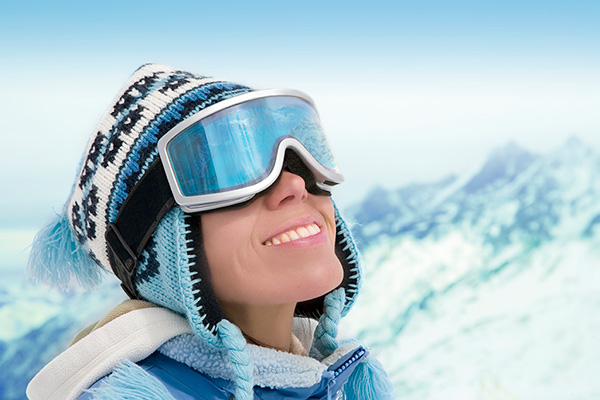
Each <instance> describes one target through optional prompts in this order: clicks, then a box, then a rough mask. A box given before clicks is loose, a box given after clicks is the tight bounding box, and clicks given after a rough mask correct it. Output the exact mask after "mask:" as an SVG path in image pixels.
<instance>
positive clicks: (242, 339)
mask: <svg viewBox="0 0 600 400" xmlns="http://www.w3.org/2000/svg"><path fill="white" fill-rule="evenodd" d="M342 181H343V178H342V175H341V174H340V173H339V171H338V169H337V166H336V164H335V162H334V160H333V157H332V155H331V152H330V150H329V148H328V146H327V143H326V141H325V137H324V134H323V132H322V130H321V127H320V124H319V119H318V116H317V114H316V111H315V110H314V108H313V105H312V102H311V101H310V99H309V98H308V97H306V96H305V95H303V94H301V93H299V92H296V91H288V90H267V91H254V90H252V89H250V88H248V87H246V86H243V85H238V84H235V83H230V82H225V81H220V80H215V79H212V78H208V77H205V76H197V75H194V74H191V73H188V72H184V71H177V70H173V69H170V68H167V67H164V66H159V65H145V66H143V67H141V68H140V69H139V70H137V71H136V72H135V73H134V74H133V76H132V77H131V79H130V81H129V82H128V83H127V84H126V85H125V87H124V88H123V89H122V91H121V93H120V94H119V95H118V96H117V98H116V100H115V102H114V104H113V106H112V107H111V108H110V109H109V110H108V112H107V113H106V114H105V116H104V117H103V118H102V120H101V122H100V124H99V127H98V130H97V133H96V135H94V136H93V137H92V139H91V140H90V142H89V144H88V147H87V151H86V153H85V154H84V159H83V161H82V165H81V169H80V173H79V176H78V177H77V180H76V183H75V186H74V189H73V192H72V194H71V196H70V198H69V200H68V202H67V204H66V206H65V210H64V213H63V214H62V215H59V216H58V217H57V218H56V220H54V221H52V222H51V223H49V224H48V226H46V227H45V228H44V229H42V231H40V233H38V235H37V237H36V240H35V243H34V245H33V248H32V252H31V256H30V263H29V265H30V268H31V269H32V271H33V272H34V273H35V274H36V275H37V276H38V277H39V278H40V279H42V280H44V281H48V280H49V281H52V282H54V283H55V284H57V285H59V286H61V285H63V286H64V285H65V284H67V282H68V281H69V280H70V279H71V277H73V276H74V277H76V278H77V279H78V280H79V281H80V282H81V283H82V284H83V285H84V286H88V287H89V286H94V285H96V284H98V282H99V280H100V272H101V271H102V270H103V269H104V270H106V271H112V272H114V274H115V275H116V276H117V277H118V278H119V279H120V280H121V282H122V287H123V289H124V290H125V292H126V293H127V294H128V295H129V297H131V300H127V301H125V302H124V303H122V304H121V305H119V306H117V307H116V308H115V309H114V310H112V311H111V312H110V313H109V314H108V315H107V316H106V317H105V318H104V319H103V320H102V321H100V322H98V323H97V324H95V325H94V326H92V327H90V328H89V329H87V330H85V331H84V332H82V333H80V334H79V335H78V337H76V338H75V340H74V343H73V344H72V345H71V346H70V347H69V348H68V349H67V350H66V351H65V352H64V353H62V354H61V355H59V356H58V357H57V358H56V359H54V360H53V361H52V362H51V363H50V364H48V365H47V366H46V367H45V368H44V369H42V371H40V373H39V374H38V375H36V377H34V379H33V380H32V381H31V383H30V385H29V386H28V391H27V394H28V396H29V397H30V398H32V399H42V398H43V399H75V398H81V399H84V398H107V399H109V398H110V399H118V398H127V399H173V398H177V399H230V398H231V399H233V398H236V399H252V398H259V399H276V398H277V399H279V398H298V399H300V398H305V399H306V398H311V399H313V398H314V399H316V398H327V399H329V398H338V396H342V395H344V396H346V398H357V399H359V398H360V399H369V398H373V399H375V398H377V399H385V398H392V397H393V394H392V390H391V386H390V384H389V381H388V380H387V376H386V375H385V372H384V371H383V370H382V369H381V368H380V365H379V364H378V363H377V362H376V361H375V360H374V359H372V358H371V357H369V356H368V351H367V350H366V349H365V348H364V347H363V346H362V345H360V344H359V343H357V342H355V341H349V342H345V343H340V342H338V341H337V340H336V334H337V323H338V322H339V319H340V318H341V317H342V316H343V315H345V314H346V313H347V312H348V311H349V309H350V307H351V306H352V304H353V302H354V300H355V296H356V294H357V291H358V289H359V287H360V277H361V275H360V265H359V260H358V255H357V251H356V248H355V245H354V242H353V239H352V237H351V235H350V232H349V231H348V229H347V227H346V225H345V223H344V221H343V219H342V218H341V217H340V215H339V213H338V212H337V210H336V208H335V207H334V205H333V203H332V201H331V199H330V197H329V190H330V189H331V187H332V186H334V185H336V184H339V183H341V182H342ZM99 267H101V268H99ZM317 321H318V323H317Z"/></svg>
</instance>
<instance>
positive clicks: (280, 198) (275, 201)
mask: <svg viewBox="0 0 600 400" xmlns="http://www.w3.org/2000/svg"><path fill="white" fill-rule="evenodd" d="M306 199H308V191H307V190H306V183H305V182H304V179H302V177H301V176H299V175H296V174H294V173H292V172H289V171H285V170H284V171H282V172H281V176H280V177H279V180H278V181H277V182H276V183H275V184H274V185H273V186H272V187H271V189H270V190H269V191H268V192H267V193H266V198H265V201H266V206H267V208H269V209H272V210H274V209H277V208H279V207H281V206H284V205H292V204H296V203H297V204H300V203H303V202H304V201H306Z"/></svg>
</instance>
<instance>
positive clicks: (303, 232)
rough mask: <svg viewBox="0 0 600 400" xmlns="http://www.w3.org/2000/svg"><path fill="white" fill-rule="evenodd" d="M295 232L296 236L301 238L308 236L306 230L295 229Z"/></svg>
mask: <svg viewBox="0 0 600 400" xmlns="http://www.w3.org/2000/svg"><path fill="white" fill-rule="evenodd" d="M296 232H298V235H300V237H302V238H305V237H309V236H310V232H309V231H308V229H306V228H298V229H296Z"/></svg>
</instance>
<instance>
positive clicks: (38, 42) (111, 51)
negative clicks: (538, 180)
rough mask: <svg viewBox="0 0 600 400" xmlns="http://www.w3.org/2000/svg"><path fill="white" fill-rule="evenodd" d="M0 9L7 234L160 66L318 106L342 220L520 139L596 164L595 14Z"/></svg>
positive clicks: (40, 217)
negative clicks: (119, 99) (576, 149)
mask: <svg viewBox="0 0 600 400" xmlns="http://www.w3.org/2000/svg"><path fill="white" fill-rule="evenodd" d="M1 7H2V12H1V13H0V54H1V55H2V63H1V64H0V72H1V73H0V121H1V125H0V129H1V131H0V132H1V133H0V134H1V137H2V141H3V145H2V146H0V152H1V153H0V184H1V186H2V193H3V196H1V197H0V210H2V211H1V212H0V231H2V232H7V231H16V230H21V231H29V230H32V231H33V230H35V229H38V228H39V226H40V225H41V224H42V223H43V222H44V221H45V220H46V219H47V218H49V217H50V216H51V214H52V212H53V210H54V211H55V212H60V210H61V208H62V205H63V204H64V202H65V200H66V199H67V196H68V195H69V192H70V188H71V185H72V182H73V180H74V177H75V174H76V167H77V165H78V163H79V160H80V158H81V154H82V152H83V149H84V147H85V144H86V143H87V140H88V138H89V137H90V135H91V134H93V133H94V129H95V125H96V124H97V123H98V121H99V119H100V118H101V116H102V114H103V113H104V112H105V110H106V108H107V107H108V106H109V104H110V102H111V101H112V99H113V97H114V96H115V95H116V93H117V92H118V90H119V89H120V87H121V85H122V84H124V83H125V81H126V80H127V79H128V77H129V75H130V74H131V73H132V72H133V71H134V70H135V69H136V68H137V67H139V66H140V65H142V64H144V63H147V62H157V63H161V64H166V65H170V66H173V67H176V68H181V69H185V70H189V71H193V72H197V73H200V74H206V75H213V76H216V77H219V78H223V79H227V80H231V81H236V82H241V83H244V84H247V85H250V86H252V87H256V88H271V87H273V88H277V87H279V88H294V89H298V90H301V91H304V92H306V93H308V94H309V95H310V96H311V97H312V98H313V99H314V100H315V102H316V105H317V108H318V110H319V113H320V115H321V119H322V121H323V124H324V127H325V129H326V132H327V134H328V136H329V139H330V141H331V146H332V148H333V151H334V153H335V155H336V158H337V160H338V163H339V164H340V167H341V169H342V172H343V173H344V175H345V177H346V182H345V183H344V184H343V185H341V186H340V187H339V188H338V189H336V191H335V192H334V197H335V199H336V202H337V203H338V204H339V205H341V206H342V208H344V207H349V206H351V205H352V204H354V203H356V202H358V201H360V199H361V198H363V197H364V196H365V195H366V194H367V193H368V192H369V190H371V189H372V188H373V187H374V186H377V185H379V186H384V187H387V188H396V187H400V186H402V185H406V184H409V183H413V182H427V181H434V180H438V179H441V178H443V177H444V176H446V175H448V174H450V173H453V174H468V173H471V172H472V171H474V170H476V169H477V168H478V167H479V166H480V165H481V163H482V162H483V161H484V160H485V158H486V157H487V156H488V155H489V153H490V152H491V151H492V150H493V149H495V148H497V147H501V146H504V145H505V144H507V143H508V142H510V141H514V142H516V143H518V144H519V145H521V146H523V147H525V148H527V149H529V150H530V151H534V152H548V151H552V150H553V149H556V148H558V147H560V146H561V145H562V144H563V143H564V142H565V141H566V140H567V139H568V138H569V137H571V136H578V137H579V138H580V139H581V140H582V141H584V142H585V143H587V144H588V145H590V146H591V147H593V148H594V149H596V150H597V151H600V113H599V112H598V110H599V109H600V51H598V49H600V24H598V21H599V20H600V3H598V2H592V1H571V2H564V1H560V2H559V1H543V2H542V1H503V2H480V1H470V2H469V1H462V2H461V1H459V2H440V1H422V2H412V1H411V2H407V1H369V2H365V1H344V2H340V1H328V2H322V1H313V0H309V1H302V2H280V1H252V2H249V1H220V2H219V1H211V2H205V1H171V2H158V1H151V0H150V1H148V0H144V1H141V0H132V1H113V0H109V1H103V2H81V1H77V2H75V1H71V2H69V1H54V2H41V1H37V2H36V1H29V2H16V1H11V2H3V4H2V6H1ZM0 233H1V232H0ZM9 236H10V235H9ZM22 237H29V236H27V234H24V235H22ZM20 240H21V239H20ZM6 246H8V245H6Z"/></svg>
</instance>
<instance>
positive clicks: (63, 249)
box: [27, 213, 104, 289]
mask: <svg viewBox="0 0 600 400" xmlns="http://www.w3.org/2000/svg"><path fill="white" fill-rule="evenodd" d="M27 268H28V271H29V274H30V275H31V276H32V277H33V278H34V279H35V280H39V281H42V282H46V283H50V284H51V285H52V286H56V287H59V288H63V289H64V288H66V287H67V286H68V284H69V282H70V281H71V278H72V277H75V278H77V280H78V281H79V283H80V284H81V286H83V287H84V288H86V289H89V288H93V287H96V286H98V285H99V284H100V282H101V280H102V276H101V272H103V271H104V270H103V269H102V268H101V267H99V266H98V265H97V264H96V263H95V262H94V260H93V259H92V258H91V257H90V255H89V254H88V253H87V252H86V251H85V250H84V249H83V248H82V246H81V245H80V244H79V242H78V241H77V239H76V238H75V234H74V232H73V230H72V229H71V227H70V225H69V220H68V218H67V215H66V213H62V214H57V215H56V216H55V217H54V218H53V219H51V220H50V221H49V222H48V223H47V224H46V225H45V226H44V227H43V228H42V229H41V230H40V231H39V232H38V233H37V235H36V236H35V238H34V239H33V243H32V245H31V253H30V254H29V261H28V265H27Z"/></svg>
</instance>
